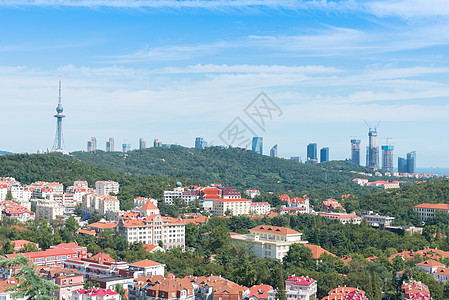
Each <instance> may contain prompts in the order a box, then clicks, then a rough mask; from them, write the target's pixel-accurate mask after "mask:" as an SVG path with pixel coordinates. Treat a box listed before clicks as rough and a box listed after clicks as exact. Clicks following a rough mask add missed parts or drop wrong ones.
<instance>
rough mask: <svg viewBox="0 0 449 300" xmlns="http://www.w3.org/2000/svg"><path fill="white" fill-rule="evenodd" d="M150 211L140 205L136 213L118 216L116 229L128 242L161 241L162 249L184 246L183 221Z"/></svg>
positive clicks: (154, 242)
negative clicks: (138, 211)
mask: <svg viewBox="0 0 449 300" xmlns="http://www.w3.org/2000/svg"><path fill="white" fill-rule="evenodd" d="M148 203H150V204H152V203H151V202H147V204H148ZM148 205H149V204H148ZM151 211H152V209H149V210H145V207H142V208H141V209H140V213H138V214H135V215H132V216H128V217H127V216H124V215H122V216H119V223H118V226H117V230H118V231H119V232H120V233H122V234H124V236H125V237H126V239H127V241H128V242H129V243H134V242H142V243H144V244H151V245H157V244H158V242H159V241H162V243H163V245H164V249H171V248H184V247H185V223H184V222H183V221H181V220H178V219H174V218H170V217H162V216H161V215H159V214H151Z"/></svg>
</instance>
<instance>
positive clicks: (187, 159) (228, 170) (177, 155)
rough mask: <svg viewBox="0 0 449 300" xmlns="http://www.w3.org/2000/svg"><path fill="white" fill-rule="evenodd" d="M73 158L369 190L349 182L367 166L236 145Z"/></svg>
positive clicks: (175, 173)
mask: <svg viewBox="0 0 449 300" xmlns="http://www.w3.org/2000/svg"><path fill="white" fill-rule="evenodd" d="M72 156H73V159H75V160H78V161H81V162H83V163H86V164H89V165H92V166H96V167H99V168H104V169H107V170H110V171H113V172H117V173H121V174H138V175H152V176H168V177H176V178H184V179H188V180H201V181H205V182H209V183H212V182H215V183H221V184H223V185H226V186H231V187H233V188H235V189H238V190H242V191H244V190H246V189H248V188H253V189H258V190H260V191H261V192H265V193H266V192H273V193H285V192H287V191H292V193H295V194H296V195H298V196H302V195H303V194H309V195H314V194H315V196H317V197H320V198H325V197H339V196H341V195H342V194H343V193H348V192H352V193H357V194H363V193H367V192H371V189H366V188H360V187H358V186H357V185H355V184H354V183H353V182H352V179H354V178H355V177H357V174H354V173H350V172H349V171H350V170H356V171H365V172H369V170H368V169H367V168H365V167H361V166H357V165H354V164H351V163H347V162H343V161H331V162H326V163H323V164H315V165H309V164H301V163H298V162H295V161H291V160H287V159H282V158H274V157H269V156H264V155H259V154H257V153H255V152H252V151H247V150H244V149H240V148H226V149H224V148H220V147H209V148H206V149H191V148H184V147H180V146H175V147H169V148H162V147H161V148H149V149H144V150H134V151H130V152H128V153H127V154H126V156H125V155H124V154H123V153H119V152H112V153H111V152H108V153H107V152H103V151H98V152H97V153H87V152H74V153H72Z"/></svg>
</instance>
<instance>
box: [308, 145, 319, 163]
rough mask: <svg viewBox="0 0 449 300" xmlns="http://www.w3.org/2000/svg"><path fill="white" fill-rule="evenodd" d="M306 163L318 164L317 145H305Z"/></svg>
mask: <svg viewBox="0 0 449 300" xmlns="http://www.w3.org/2000/svg"><path fill="white" fill-rule="evenodd" d="M306 162H307V163H312V164H313V163H317V162H318V145H317V144H316V143H310V144H308V145H307V161H306Z"/></svg>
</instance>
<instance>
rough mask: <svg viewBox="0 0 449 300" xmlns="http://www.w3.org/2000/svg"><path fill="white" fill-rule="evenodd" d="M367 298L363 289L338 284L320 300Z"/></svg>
mask: <svg viewBox="0 0 449 300" xmlns="http://www.w3.org/2000/svg"><path fill="white" fill-rule="evenodd" d="M341 299H344V300H368V298H367V297H366V296H365V291H362V290H359V289H358V288H354V287H347V286H344V287H343V286H340V287H337V288H335V289H333V290H331V291H330V292H329V294H328V296H326V297H324V298H323V299H321V300H341Z"/></svg>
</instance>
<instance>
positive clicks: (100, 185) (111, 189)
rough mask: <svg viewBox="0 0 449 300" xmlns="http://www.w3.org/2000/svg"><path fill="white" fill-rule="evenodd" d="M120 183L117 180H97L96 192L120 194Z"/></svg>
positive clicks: (107, 194)
mask: <svg viewBox="0 0 449 300" xmlns="http://www.w3.org/2000/svg"><path fill="white" fill-rule="evenodd" d="M119 191H120V184H119V183H118V182H115V181H111V180H108V181H97V182H95V193H97V194H100V195H106V196H109V195H110V194H111V193H114V194H118V193H119Z"/></svg>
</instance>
